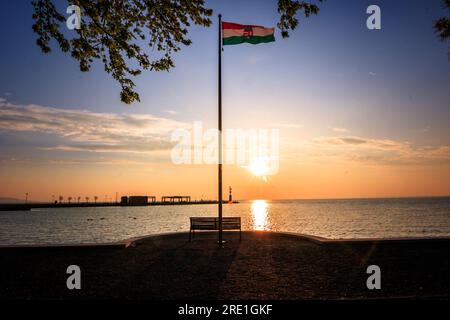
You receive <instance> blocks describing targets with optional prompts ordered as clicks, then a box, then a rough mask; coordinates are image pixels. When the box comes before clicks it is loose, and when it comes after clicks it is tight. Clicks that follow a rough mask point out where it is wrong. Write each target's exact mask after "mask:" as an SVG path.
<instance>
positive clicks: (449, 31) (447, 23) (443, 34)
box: [434, 0, 450, 59]
mask: <svg viewBox="0 0 450 320" xmlns="http://www.w3.org/2000/svg"><path fill="white" fill-rule="evenodd" d="M444 6H445V7H446V8H447V10H450V0H444ZM434 29H435V30H436V32H437V33H438V34H439V37H440V38H441V40H442V41H446V40H447V39H448V38H449V37H450V19H449V18H447V17H442V18H440V19H439V20H436V21H435V22H434ZM448 58H449V59H450V52H449V54H448Z"/></svg>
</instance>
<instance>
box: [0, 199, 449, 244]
mask: <svg viewBox="0 0 450 320" xmlns="http://www.w3.org/2000/svg"><path fill="white" fill-rule="evenodd" d="M216 212H217V209H216V205H189V206H155V207H105V208H53V209H36V210H32V211H26V212H21V211H15V212H0V245H9V244H58V243H92V242H111V241H119V240H123V239H126V238H130V237H136V236H142V235H148V234H156V233H162V232H174V231H188V230H189V217H191V216H214V215H216ZM224 215H225V216H241V217H242V224H243V229H245V230H273V231H288V232H298V233H306V234H311V235H317V236H322V237H326V238H333V239H341V238H374V237H425V236H450V198H409V199H365V200H362V199H358V200H356V199H355V200H283V201H281V200H280V201H265V200H254V201H248V202H242V203H239V204H231V205H224Z"/></svg>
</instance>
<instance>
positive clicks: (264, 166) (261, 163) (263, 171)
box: [246, 158, 269, 181]
mask: <svg viewBox="0 0 450 320" xmlns="http://www.w3.org/2000/svg"><path fill="white" fill-rule="evenodd" d="M246 168H247V169H248V171H250V172H251V174H253V175H254V176H257V177H262V178H263V179H264V181H267V177H266V175H267V174H268V173H269V165H268V160H267V159H266V158H255V159H253V160H252V161H251V162H250V164H249V165H248V166H247V167H246Z"/></svg>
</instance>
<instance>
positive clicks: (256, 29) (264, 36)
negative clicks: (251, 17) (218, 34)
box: [222, 22, 275, 46]
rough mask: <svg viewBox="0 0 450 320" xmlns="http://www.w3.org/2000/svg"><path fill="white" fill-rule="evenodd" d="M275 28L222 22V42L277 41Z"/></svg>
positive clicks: (229, 43)
mask: <svg viewBox="0 0 450 320" xmlns="http://www.w3.org/2000/svg"><path fill="white" fill-rule="evenodd" d="M274 32H275V28H266V27H262V26H254V25H244V24H238V23H232V22H222V43H223V45H224V46H226V45H233V44H241V43H244V42H245V43H251V44H258V43H266V42H273V41H275V36H274Z"/></svg>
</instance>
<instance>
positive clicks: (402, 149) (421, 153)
mask: <svg viewBox="0 0 450 320" xmlns="http://www.w3.org/2000/svg"><path fill="white" fill-rule="evenodd" d="M313 143H314V144H315V145H316V149H315V152H316V153H315V156H333V157H344V158H345V159H347V160H352V161H356V162H362V163H370V164H383V165H439V164H446V165H448V164H450V146H447V145H444V146H420V145H415V144H412V143H410V142H407V141H406V142H405V141H396V140H390V139H371V138H362V137H356V136H347V137H322V138H316V139H314V140H313Z"/></svg>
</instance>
